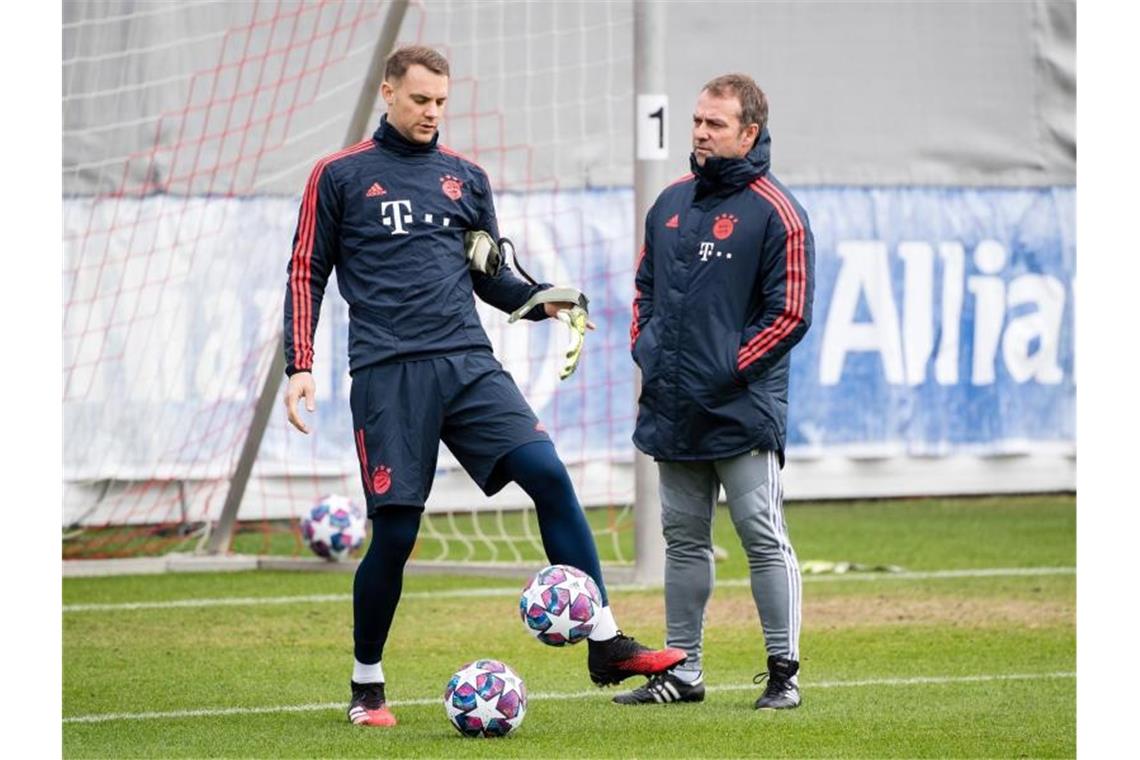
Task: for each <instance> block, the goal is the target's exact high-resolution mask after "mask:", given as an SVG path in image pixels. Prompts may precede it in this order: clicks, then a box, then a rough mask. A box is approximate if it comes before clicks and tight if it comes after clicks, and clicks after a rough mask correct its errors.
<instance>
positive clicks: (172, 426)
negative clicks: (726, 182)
mask: <svg viewBox="0 0 1140 760" xmlns="http://www.w3.org/2000/svg"><path fill="white" fill-rule="evenodd" d="M388 9H389V4H388V3H382V2H360V3H326V2H289V1H283V2H256V3H253V2H251V3H229V2H217V1H213V0H201V1H193V2H192V1H189V0H187V1H184V2H165V1H164V2H128V1H127V0H122V1H121V2H119V1H113V0H108V1H106V2H87V1H85V2H70V1H67V2H65V3H64V27H63V115H64V152H63V155H64V165H63V186H64V233H63V234H64V269H63V287H64V303H65V313H64V370H63V371H64V377H63V381H64V425H65V437H64V448H65V467H64V477H65V490H64V492H65V504H64V542H63V547H64V548H63V554H64V557H65V558H101V557H116V556H136V555H140V554H162V553H166V552H170V551H193V550H196V549H199V548H200V547H201V546H204V540H203V539H204V537H205V536H206V535H207V533H208V531H209V530H210V526H211V525H212V524H213V523H214V522H215V521H216V520H217V519H218V517H219V515H220V512H221V508H222V504H223V502H224V500H225V498H226V494H227V492H228V491H229V489H230V487H231V484H232V475H233V473H234V470H235V467H236V464H237V461H238V457H239V454H240V451H241V449H242V446H243V444H244V442H245V440H246V438H247V436H248V435H249V431H250V426H251V420H252V419H253V414H254V408H255V405H256V402H257V398H258V395H259V393H260V391H261V388H262V386H263V384H264V382H265V378H266V375H267V373H268V371H269V367H270V362H271V360H272V358H273V355H274V352H277V351H280V350H281V349H280V329H281V323H282V299H283V295H284V287H285V283H286V279H285V278H286V275H285V268H286V264H287V261H288V256H289V252H290V243H291V240H292V235H293V230H294V228H295V226H296V221H297V210H298V205H299V199H300V193H301V190H302V189H303V187H304V183H305V180H306V178H307V176H308V173H309V171H310V169H311V168H312V166H313V164H314V163H315V162H316V160H318V159H319V158H320V157H322V156H324V155H327V154H329V153H332V152H335V151H337V150H339V149H340V148H341V147H342V146H343V145H344V142H345V134H346V130H347V129H348V125H349V121H350V117H351V114H352V111H353V108H354V107H355V104H356V102H357V100H358V98H359V96H360V92H361V89H362V86H363V83H364V79H365V75H366V73H367V70H368V66H369V63H370V60H371V57H372V54H373V50H374V48H375V47H376V42H377V39H378V38H379V36H380V33H381V30H382V27H383V25H384V23H385V18H386V15H387V11H388ZM632 24H633V19H632V10H631V9H630V8H629V7H628V5H627V4H614V3H598V4H590V3H575V4H553V3H552V4H534V3H527V2H480V3H469V2H455V3H448V2H431V3H420V4H412V5H410V6H409V7H408V9H407V12H406V14H405V15H404V17H403V21H402V25H401V27H400V30H399V34H398V37H397V39H398V43H397V44H409V43H422V44H426V45H430V46H433V47H435V48H436V49H438V50H440V51H441V52H443V53H444V54H445V55H446V56H447V57H448V58H449V60H450V62H451V67H452V79H451V92H450V99H449V104H448V110H447V114H446V118H445V120H444V124H443V128H442V129H441V138H440V142H441V143H443V144H446V145H447V146H448V147H450V148H451V149H453V150H455V151H458V152H459V153H461V154H464V155H466V156H467V157H469V158H470V159H471V160H473V161H475V162H477V163H478V164H480V165H481V166H483V167H484V168H485V169H486V170H487V172H488V174H489V175H490V177H491V180H492V183H493V185H494V188H495V192H496V205H497V208H498V214H499V223H500V228H501V230H502V234H504V235H507V236H508V237H510V238H511V239H512V240H514V241H515V243H516V245H517V247H518V250H519V254H520V257H522V260H523V264H524V266H525V267H526V269H527V270H528V271H529V272H530V273H531V274H532V275H534V276H535V277H536V278H537V279H542V280H547V281H551V282H556V283H566V284H575V285H577V286H579V287H581V288H582V289H583V290H584V291H585V292H586V293H587V294H588V295H589V297H590V303H591V315H592V317H593V319H594V320H595V321H596V322H597V323H598V330H597V331H596V332H594V333H591V334H590V336H589V338H588V339H587V343H586V351H585V352H584V356H583V359H582V362H581V365H580V367H579V369H578V372H577V373H576V374H575V375H574V376H572V377H571V378H570V379H569V380H567V381H565V382H559V380H558V369H559V367H560V365H561V362H562V356H563V352H564V351H565V347H566V343H567V340H568V335H567V333H566V329H565V328H564V327H563V326H562V325H560V324H558V323H556V322H553V321H547V322H543V323H538V324H530V323H527V324H525V325H510V326H508V325H507V324H506V315H505V314H501V313H499V312H497V311H495V310H494V309H492V308H489V307H485V305H483V304H480V305H479V313H480V315H481V317H482V319H483V323H484V325H485V327H486V329H487V332H488V334H489V335H490V337H491V340H492V342H493V344H494V346H495V353H496V355H497V356H498V358H499V359H500V361H502V362H503V364H504V365H505V366H506V368H507V369H508V370H509V371H510V372H511V374H512V375H513V376H514V378H515V380H516V382H517V383H518V384H519V386H520V388H521V389H522V391H523V393H524V395H525V396H526V397H527V398H528V399H529V400H530V402H531V404H532V406H533V407H534V409H535V411H536V412H537V413H538V415H539V417H540V419H541V420H542V421H543V423H544V425H545V426H546V428H547V430H548V431H549V432H550V435H551V437H552V439H553V440H554V442H555V444H556V446H557V447H558V451H559V453H560V455H561V456H562V458H563V459H564V461H566V463H567V465H568V467H569V469H570V472H571V476H572V478H573V480H574V484H575V486H576V488H577V491H578V495H579V498H580V499H581V500H582V502H583V504H584V505H586V506H587V507H588V510H587V512H588V515H589V517H590V521H591V524H592V525H593V526H594V528H595V532H596V536H597V538H598V544H599V550H600V551H601V553H602V555H603V558H604V560H606V561H608V562H628V561H630V560H631V554H632V544H633V538H632V522H633V516H632V510H631V505H632V502H633V497H634V493H633V490H634V489H633V476H632V463H633V449H632V445H631V443H630V434H631V432H632V428H633V419H634V408H635V407H634V395H633V394H634V391H633V370H632V364H631V363H630V362H629V360H628V358H627V356H626V351H627V348H628V333H627V330H628V323H629V294H630V287H631V286H630V283H631V282H632V264H633V250H632V249H633V239H634V220H633V191H632V187H631V186H632V178H633V164H632V138H631V136H630V131H631V130H630V122H631V119H630V115H629V104H630V102H631V99H632V95H633V92H632V90H633V87H632V67H633V61H632V55H631V49H632V45H631V40H632ZM380 113H381V112H380V111H379V110H376V109H374V113H373V114H372V118H371V119H370V126H369V130H368V131H369V132H371V130H372V129H373V128H374V127H375V125H376V123H377V122H378V120H379V116H380ZM329 293H330V295H329V297H327V298H326V299H325V302H324V307H323V311H322V314H321V320H320V328H319V330H318V333H317V336H316V339H315V356H316V365H315V369H314V373H315V378H316V382H317V388H318V397H317V412H316V413H315V415H313V417H312V420H311V422H312V424H311V425H310V427H311V428H312V431H313V432H312V433H311V434H310V435H308V436H305V435H302V434H300V433H298V432H297V431H295V430H292V429H291V428H290V427H288V425H287V423H286V421H285V415H284V413H283V408H282V407H281V406H280V405H278V407H277V408H276V409H275V410H274V412H273V415H272V417H271V420H270V423H269V426H268V429H267V430H266V432H265V435H264V438H263V440H262V441H261V444H260V448H259V453H258V457H257V460H256V463H255V465H254V467H253V472H252V476H251V478H250V479H249V482H248V485H247V486H246V488H245V491H244V498H243V500H242V502H241V506H240V509H239V511H238V530H237V533H236V535H235V538H234V541H233V543H232V544H231V546H230V550H231V551H233V552H238V553H248V554H276V555H290V556H304V555H305V554H306V553H307V549H306V548H305V547H304V546H303V544H302V542H301V540H300V538H299V536H298V534H297V532H296V523H297V521H298V519H299V518H300V517H301V516H302V515H303V514H305V513H306V512H307V511H308V509H309V507H310V506H311V505H312V504H313V503H314V502H316V501H317V500H318V499H319V498H320V497H322V496H324V495H327V494H332V493H336V494H341V495H345V496H348V497H350V498H352V499H354V500H356V501H358V502H361V501H362V487H361V483H360V475H359V466H358V464H357V459H356V454H355V449H354V441H353V433H352V426H351V420H350V416H349V410H348V392H349V385H350V378H349V376H348V369H347V350H346V342H347V307H346V306H345V304H344V302H343V301H342V300H341V299H340V297H339V294H337V292H336V286H335V283H333V282H330V284H329ZM334 294H335V295H334ZM282 388H283V386H282ZM427 509H428V515H427V518H426V519H425V521H424V527H423V530H422V531H421V540H420V543H419V545H418V547H417V549H416V554H415V555H414V558H415V559H419V560H425V561H432V560H441V561H458V562H475V561H487V562H512V563H520V562H524V563H533V562H534V561H537V560H539V559H541V557H542V556H543V553H542V550H541V543H540V540H539V538H538V535H539V534H538V529H537V523H536V521H535V519H534V512H533V505H531V504H530V502H529V500H528V499H527V498H526V496H525V494H523V493H522V492H521V490H519V489H518V488H517V487H515V486H513V485H512V486H509V487H508V488H507V489H505V490H504V491H503V492H502V493H500V494H499V495H497V496H496V497H494V498H492V499H487V498H485V497H484V496H483V495H482V494H481V492H480V491H479V490H478V489H477V487H476V486H475V485H474V484H473V483H471V481H470V480H469V479H468V478H467V476H466V475H465V473H464V472H463V471H462V469H461V468H459V466H458V464H457V463H456V461H455V459H454V458H453V457H452V456H451V455H450V453H449V452H448V451H447V450H446V448H441V451H440V458H439V465H438V469H437V473H436V478H435V485H434V488H433V491H432V494H431V498H430V499H429V503H428V506H427Z"/></svg>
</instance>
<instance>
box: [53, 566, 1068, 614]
mask: <svg viewBox="0 0 1140 760" xmlns="http://www.w3.org/2000/svg"><path fill="white" fill-rule="evenodd" d="M1076 572H1077V569H1076V568H1075V567H991V568H980V569H974V570H934V571H928V572H926V571H917V572H903V573H842V574H837V575H805V576H804V577H803V581H804V583H834V582H842V581H880V580H881V581H888V580H898V581H916V580H938V579H949V578H1006V577H1017V576H1040V575H1073V574H1075V573H1076ZM716 585H718V586H724V587H728V588H733V587H736V586H747V585H749V580H748V579H747V578H733V579H730V580H725V581H720V582H718V583H717V584H716ZM610 588H611V589H612V590H614V591H646V590H653V589H655V588H657V587H654V586H644V585H615V586H611V587H610ZM521 591H522V587H521V586H519V587H516V586H497V587H491V588H467V589H449V590H447V591H405V592H404V593H403V594H402V595H401V599H459V598H464V599H466V598H470V597H478V596H515V595H517V594H519V593H520V592H521ZM351 600H352V594H310V595H307V596H244V597H243V596H235V597H217V598H213V599H171V600H167V601H162V602H113V603H106V604H65V605H63V611H64V612H120V611H128V610H165V609H176V608H180V607H240V606H244V605H258V604H312V603H320V602H348V601H351Z"/></svg>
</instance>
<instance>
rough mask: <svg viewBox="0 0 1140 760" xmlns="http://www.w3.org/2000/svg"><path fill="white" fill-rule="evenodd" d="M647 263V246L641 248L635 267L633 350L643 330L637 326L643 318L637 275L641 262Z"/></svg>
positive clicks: (630, 336) (630, 339) (631, 339)
mask: <svg viewBox="0 0 1140 760" xmlns="http://www.w3.org/2000/svg"><path fill="white" fill-rule="evenodd" d="M643 261H645V246H644V245H643V246H641V253H640V254H639V255H638V257H637V264H635V265H634V267H633V282H634V286H633V321H632V322H630V324H629V347H630V348H633V344H634V343H636V342H637V336H638V335H640V334H641V328H640V327H638V326H637V319H638V317H639V316H641V311H640V309H638V308H637V299H639V298H641V291H640V290H638V289H637V273H638V272H639V271H640V270H641V262H643Z"/></svg>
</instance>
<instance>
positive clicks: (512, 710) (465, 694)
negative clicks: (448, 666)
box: [443, 660, 526, 737]
mask: <svg viewBox="0 0 1140 760" xmlns="http://www.w3.org/2000/svg"><path fill="white" fill-rule="evenodd" d="M443 707H444V709H446V710H447V719H448V720H450V721H451V725H453V726H455V728H456V729H457V730H458V731H459V733H461V734H463V735H464V736H470V737H479V736H484V737H491V736H506V735H507V734H509V733H510V732H512V731H514V730H515V729H516V728H518V727H519V726H520V725H522V722H523V718H524V717H525V716H526V684H524V683H523V680H522V679H521V678H519V677H518V676H517V675H516V674H515V672H514V671H513V670H511V669H510V668H509V667H507V666H506V665H505V664H503V663H501V662H499V661H498V660H476V661H475V662H469V663H467V664H466V665H464V666H463V667H462V668H460V669H459V671H458V672H457V673H456V674H455V675H453V676H452V677H451V680H450V681H448V682H447V688H446V689H445V690H444V692H443Z"/></svg>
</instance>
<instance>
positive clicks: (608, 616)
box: [589, 604, 618, 641]
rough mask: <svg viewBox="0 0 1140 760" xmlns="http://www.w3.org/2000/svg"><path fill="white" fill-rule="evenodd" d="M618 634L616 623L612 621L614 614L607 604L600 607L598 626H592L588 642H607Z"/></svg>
mask: <svg viewBox="0 0 1140 760" xmlns="http://www.w3.org/2000/svg"><path fill="white" fill-rule="evenodd" d="M617 634H618V627H617V621H616V620H614V612H613V610H611V609H610V606H609V605H608V604H607V605H606V606H605V607H602V609H601V611H600V612H599V613H598V624H597V625H595V626H594V630H592V631H590V637H589V638H590V641H609V640H610V639H612V638H613V637H614V636H617Z"/></svg>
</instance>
